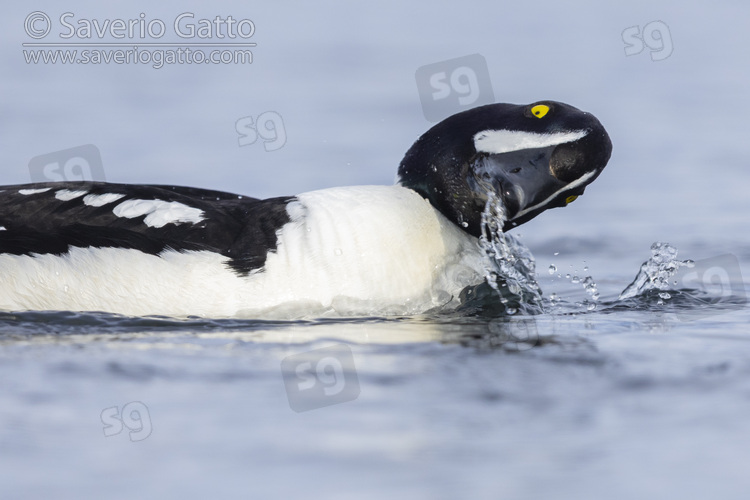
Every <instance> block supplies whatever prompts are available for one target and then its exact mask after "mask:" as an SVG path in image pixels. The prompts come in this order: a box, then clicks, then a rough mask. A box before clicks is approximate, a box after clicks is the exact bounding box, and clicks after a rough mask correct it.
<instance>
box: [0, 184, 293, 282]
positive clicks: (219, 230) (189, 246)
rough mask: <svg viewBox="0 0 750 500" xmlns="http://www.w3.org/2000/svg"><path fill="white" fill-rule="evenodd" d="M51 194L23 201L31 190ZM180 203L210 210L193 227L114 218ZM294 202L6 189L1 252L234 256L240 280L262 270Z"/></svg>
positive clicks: (180, 192)
mask: <svg viewBox="0 0 750 500" xmlns="http://www.w3.org/2000/svg"><path fill="white" fill-rule="evenodd" d="M44 188H50V189H49V190H48V191H45V192H43V193H35V194H28V195H23V194H21V193H19V191H20V190H23V189H44ZM62 189H67V190H70V191H87V194H93V195H101V194H106V193H116V194H123V195H125V196H124V197H122V198H120V199H119V200H117V201H115V202H112V203H109V204H106V205H104V206H101V207H92V206H88V205H85V204H84V203H83V196H79V197H77V198H74V199H72V200H68V201H63V200H58V199H57V198H55V193H56V192H57V191H60V190H62ZM131 199H139V200H162V201H166V202H172V201H176V202H179V203H182V204H184V205H187V206H189V207H193V208H197V209H199V210H202V211H203V213H204V215H203V218H204V220H202V221H200V222H198V223H196V224H192V223H181V224H166V225H165V226H163V227H159V228H157V227H149V226H147V225H146V224H145V223H144V222H143V219H144V218H145V216H140V217H135V218H132V219H128V218H126V217H118V216H116V215H114V213H113V212H112V210H113V208H114V207H115V206H117V205H118V204H120V203H122V202H124V201H127V200H131ZM293 200H294V197H281V198H270V199H267V200H259V199H256V198H248V197H244V196H240V195H237V194H232V193H226V192H222V191H213V190H209V189H199V188H191V187H180V186H159V185H132V184H113V183H104V182H93V183H92V182H86V183H75V182H55V183H37V184H24V185H15V186H3V187H0V226H2V227H3V228H4V230H2V231H0V253H9V254H14V255H30V254H58V255H60V254H64V253H66V252H68V251H69V250H70V247H98V248H103V247H114V248H131V249H137V250H140V251H142V252H145V253H149V254H154V255H155V254H158V253H160V252H162V251H163V250H165V249H168V248H171V249H174V250H178V251H180V250H209V251H212V252H217V253H220V254H221V255H224V256H226V257H229V258H230V261H229V262H228V264H229V266H230V267H231V268H232V269H234V270H235V271H236V272H238V273H239V274H242V275H244V274H247V273H249V272H251V271H253V270H256V269H261V268H262V267H263V265H264V264H265V261H266V257H267V255H268V252H269V251H273V250H275V249H276V244H277V235H276V232H277V231H278V230H279V229H280V228H281V227H282V226H283V225H284V224H286V223H288V222H289V220H290V219H289V215H288V214H287V211H286V206H287V204H288V203H289V202H291V201H293Z"/></svg>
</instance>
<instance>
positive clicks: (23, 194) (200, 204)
mask: <svg viewBox="0 0 750 500" xmlns="http://www.w3.org/2000/svg"><path fill="white" fill-rule="evenodd" d="M611 151H612V143H611V141H610V138H609V136H608V134H607V132H606V131H605V129H604V127H603V126H602V124H601V123H600V122H599V120H598V119H597V118H596V117H594V116H593V115H592V114H590V113H587V112H584V111H581V110H579V109H577V108H575V107H573V106H571V105H568V104H564V103H561V102H557V101H550V100H545V101H538V102H534V103H532V104H520V105H519V104H506V103H497V104H489V105H485V106H480V107H477V108H473V109H469V110H466V111H463V112H460V113H457V114H455V115H452V116H450V117H448V118H446V119H445V120H443V121H442V122H440V123H438V124H436V125H435V126H433V127H432V128H430V129H429V130H427V132H425V133H424V134H423V135H422V136H421V137H419V138H418V139H417V141H416V142H415V143H414V144H413V145H412V146H411V147H410V148H409V149H408V151H407V152H406V154H405V156H404V158H403V160H402V161H401V163H400V165H399V167H398V173H397V179H396V183H395V184H394V185H390V186H387V185H382V186H345V187H331V188H327V189H320V190H316V191H310V192H305V193H301V194H297V195H293V196H283V197H275V198H269V199H257V198H252V197H248V196H244V195H240V194H234V193H227V192H223V191H216V190H210V189H202V188H195V187H182V186H168V185H148V184H119V183H106V182H42V183H33V184H23V185H10V186H2V187H0V310H5V311H32V310H33V311H52V310H54V311H60V310H64V311H80V312H93V311H96V312H104V313H112V314H122V315H129V316H151V315H158V316H174V317H193V316H199V317H211V318H234V317H250V318H279V317H281V318H287V317H303V316H307V315H326V314H337V315H348V316H351V315H372V314H374V313H377V314H380V315H389V314H396V315H403V314H420V313H423V312H425V311H429V310H434V309H435V308H443V307H451V306H452V305H456V304H457V303H459V302H460V301H461V296H462V295H461V292H462V290H464V289H466V288H467V287H470V286H475V285H478V284H480V283H482V282H483V280H485V277H486V274H487V265H488V264H487V259H488V256H487V253H486V252H485V251H484V250H483V248H482V245H481V244H480V240H481V238H482V235H483V231H485V232H486V228H485V227H484V226H486V224H487V220H486V214H487V207H488V204H489V203H490V202H492V201H493V200H494V201H499V202H500V203H501V204H502V207H503V220H502V221H501V230H502V231H510V230H512V229H514V228H516V227H518V226H519V225H521V224H524V223H525V222H528V221H529V220H531V219H533V218H534V217H536V216H537V215H539V214H541V213H542V212H544V211H545V210H547V209H550V208H555V207H564V206H566V205H568V204H570V203H571V202H572V201H574V200H575V199H576V198H577V197H578V196H581V195H582V194H583V192H584V190H585V188H586V187H587V186H588V185H589V184H591V183H592V182H593V181H594V180H595V179H596V178H597V177H598V176H599V174H600V173H601V172H602V170H603V169H604V167H605V166H606V164H607V162H608V161H609V158H610V155H611ZM483 214H484V218H483Z"/></svg>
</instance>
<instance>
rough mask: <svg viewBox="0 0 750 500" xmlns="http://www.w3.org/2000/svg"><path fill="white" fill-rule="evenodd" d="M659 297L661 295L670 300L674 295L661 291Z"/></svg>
mask: <svg viewBox="0 0 750 500" xmlns="http://www.w3.org/2000/svg"><path fill="white" fill-rule="evenodd" d="M659 297H661V298H662V299H664V300H669V299H671V298H672V296H671V295H670V294H669V293H667V292H659Z"/></svg>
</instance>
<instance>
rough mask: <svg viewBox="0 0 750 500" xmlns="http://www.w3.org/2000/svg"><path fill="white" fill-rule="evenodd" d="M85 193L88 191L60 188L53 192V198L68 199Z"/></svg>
mask: <svg viewBox="0 0 750 500" xmlns="http://www.w3.org/2000/svg"><path fill="white" fill-rule="evenodd" d="M86 193H88V191H71V190H70V189H61V190H60V191H57V192H55V198H57V199H58V200H61V201H70V200H74V199H76V198H78V197H80V196H83V195H84V194H86Z"/></svg>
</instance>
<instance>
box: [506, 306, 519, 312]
mask: <svg viewBox="0 0 750 500" xmlns="http://www.w3.org/2000/svg"><path fill="white" fill-rule="evenodd" d="M505 312H507V313H508V314H516V313H517V312H518V309H516V308H515V307H508V308H506V309H505Z"/></svg>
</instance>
